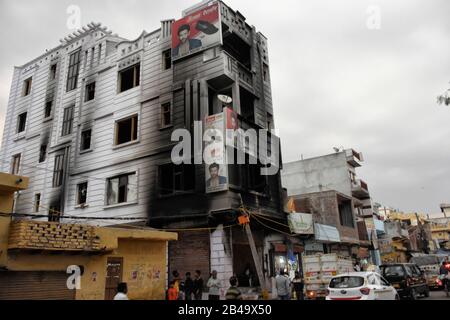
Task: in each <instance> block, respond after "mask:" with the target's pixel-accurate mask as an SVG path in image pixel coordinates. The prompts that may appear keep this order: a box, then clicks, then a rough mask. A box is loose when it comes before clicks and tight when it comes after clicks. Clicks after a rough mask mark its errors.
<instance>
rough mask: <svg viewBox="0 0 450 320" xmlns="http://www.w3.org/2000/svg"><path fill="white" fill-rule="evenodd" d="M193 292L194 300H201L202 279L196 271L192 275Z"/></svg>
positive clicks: (199, 272) (200, 274)
mask: <svg viewBox="0 0 450 320" xmlns="http://www.w3.org/2000/svg"><path fill="white" fill-rule="evenodd" d="M193 292H194V297H195V300H202V295H203V279H202V273H201V271H200V270H196V271H195V274H194V286H193Z"/></svg>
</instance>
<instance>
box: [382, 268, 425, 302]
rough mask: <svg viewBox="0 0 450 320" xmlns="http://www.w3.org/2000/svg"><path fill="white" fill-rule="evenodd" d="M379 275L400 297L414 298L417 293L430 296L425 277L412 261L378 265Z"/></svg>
mask: <svg viewBox="0 0 450 320" xmlns="http://www.w3.org/2000/svg"><path fill="white" fill-rule="evenodd" d="M380 270H381V275H382V276H383V277H384V278H386V279H387V280H388V281H389V282H390V283H391V284H392V285H393V286H394V288H395V289H396V290H397V292H398V294H399V295H400V297H401V298H410V299H411V300H416V299H417V298H418V296H419V295H424V296H425V297H429V296H430V288H429V287H428V283H427V278H426V277H425V274H424V272H423V271H421V270H420V269H419V267H418V266H417V265H416V264H413V263H393V264H387V265H382V266H381V267H380Z"/></svg>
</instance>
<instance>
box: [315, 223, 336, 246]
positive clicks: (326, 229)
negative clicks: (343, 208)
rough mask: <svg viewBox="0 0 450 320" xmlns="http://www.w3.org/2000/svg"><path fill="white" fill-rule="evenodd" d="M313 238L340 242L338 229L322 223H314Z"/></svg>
mask: <svg viewBox="0 0 450 320" xmlns="http://www.w3.org/2000/svg"><path fill="white" fill-rule="evenodd" d="M314 231H315V233H314V234H315V238H316V240H317V241H323V242H341V237H340V235H339V231H338V229H336V228H335V227H333V226H328V225H324V224H318V223H315V224H314Z"/></svg>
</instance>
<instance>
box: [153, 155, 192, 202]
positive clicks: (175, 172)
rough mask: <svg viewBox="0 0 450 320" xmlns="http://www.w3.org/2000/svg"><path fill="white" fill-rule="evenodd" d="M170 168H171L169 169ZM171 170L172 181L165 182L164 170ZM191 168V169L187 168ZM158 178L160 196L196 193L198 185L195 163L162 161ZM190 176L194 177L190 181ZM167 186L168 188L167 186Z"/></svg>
mask: <svg viewBox="0 0 450 320" xmlns="http://www.w3.org/2000/svg"><path fill="white" fill-rule="evenodd" d="M168 168H170V169H168ZM164 169H166V170H170V175H171V179H170V181H166V182H164V181H163V179H164V175H165V173H163V172H162V171H163V170H164ZM187 169H190V170H187ZM157 172H158V179H157V190H158V197H170V196H175V195H179V194H187V193H194V192H195V187H196V169H195V165H194V164H180V165H175V164H174V163H172V162H168V163H161V164H160V165H158V171H157ZM189 178H192V180H191V181H190V182H188V181H189ZM177 179H180V180H179V185H180V188H178V189H177V187H176V185H177ZM166 187H167V188H166Z"/></svg>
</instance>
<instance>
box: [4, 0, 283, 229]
mask: <svg viewBox="0 0 450 320" xmlns="http://www.w3.org/2000/svg"><path fill="white" fill-rule="evenodd" d="M223 97H227V98H229V99H230V101H231V102H227V101H226V100H224V98H223ZM224 101H225V102H224ZM228 109H230V110H231V111H232V112H233V113H234V114H235V119H236V122H237V127H239V128H243V129H248V128H253V129H255V130H259V129H263V130H269V129H273V128H274V127H275V126H274V120H273V119H274V116H273V107H272V95H271V83H270V68H269V58H268V45H267V39H266V37H265V36H264V35H263V34H262V33H260V32H257V31H256V29H255V27H253V26H250V25H249V24H247V22H246V18H245V17H244V16H243V15H242V14H241V13H240V12H239V11H235V10H233V9H231V8H229V7H228V6H227V5H226V4H224V3H223V2H221V1H210V2H202V3H201V4H199V5H196V6H194V7H192V8H189V9H187V10H185V11H184V12H183V16H182V17H181V18H179V19H176V20H175V19H168V20H163V21H161V28H160V29H158V30H155V31H153V32H146V31H144V32H142V34H141V35H139V36H138V37H137V38H136V39H134V40H127V39H124V38H121V37H119V36H118V35H116V34H113V33H112V32H111V31H110V30H108V29H107V28H105V27H102V26H101V25H100V24H96V23H91V24H89V25H88V26H86V27H83V28H82V29H81V30H78V31H76V32H74V33H73V34H72V35H70V36H67V37H65V38H64V39H62V40H61V44H60V45H59V46H58V47H56V48H54V49H52V50H48V51H47V52H46V53H45V54H43V55H41V56H40V57H38V58H36V59H33V60H32V61H30V62H29V63H27V64H25V65H23V66H21V67H16V68H15V69H14V75H13V80H12V84H11V91H10V98H9V103H8V110H7V114H6V123H5V130H4V136H3V143H2V150H1V157H0V161H1V162H0V168H1V170H2V171H9V172H10V173H13V174H21V175H25V176H28V177H30V188H29V189H28V190H25V191H22V193H21V195H20V196H19V198H18V200H17V201H16V206H15V211H16V212H22V213H35V214H36V215H39V216H45V215H48V220H52V221H58V220H60V219H64V217H66V219H68V217H71V218H72V217H75V218H76V217H83V219H84V218H89V217H100V218H104V219H105V220H101V222H100V220H96V221H95V223H96V224H116V223H119V222H121V221H120V220H117V218H131V219H133V220H132V221H133V222H134V221H135V220H137V219H142V221H147V220H148V218H150V222H151V224H154V225H157V226H164V225H172V224H174V223H181V224H186V223H194V224H199V223H202V224H203V223H210V222H211V219H212V217H217V216H219V217H221V215H223V213H230V212H231V213H232V212H234V211H235V210H237V209H238V208H239V207H240V206H241V201H242V202H243V203H244V205H246V206H248V207H250V208H254V209H258V210H261V211H263V212H266V213H268V214H271V215H273V216H279V217H282V216H283V215H282V203H281V202H282V200H281V183H280V175H279V174H275V175H271V176H264V175H261V170H260V169H261V168H262V167H264V164H262V163H260V162H259V161H257V162H256V164H249V163H248V162H247V163H245V164H242V165H234V164H228V163H227V162H225V164H223V165H222V166H221V168H220V169H219V170H223V171H219V172H218V175H219V176H220V177H221V179H219V180H220V181H221V182H224V181H226V183H224V186H225V187H223V188H215V189H210V190H209V191H208V186H209V185H213V184H214V183H211V181H212V180H214V179H215V178H216V176H215V175H214V174H213V172H214V169H215V168H214V167H213V168H210V166H205V165H194V164H185V165H175V164H174V163H173V162H172V161H171V151H172V149H173V147H174V146H175V145H176V143H177V142H176V141H172V139H171V138H172V133H173V132H174V131H175V130H176V129H187V130H188V131H190V132H191V133H192V135H194V133H195V130H194V129H195V125H194V124H195V122H196V121H199V122H202V123H204V122H205V119H208V117H212V116H215V115H223V116H224V117H225V116H226V115H225V111H224V110H228ZM268 136H269V138H268V145H269V146H270V140H271V139H277V137H275V136H272V135H271V133H269V134H268ZM268 148H269V149H270V147H268ZM272 151H273V150H272ZM272 151H271V152H272ZM256 153H257V152H256ZM246 157H247V158H250V157H252V153H251V152H246ZM280 158H281V157H280ZM225 169H226V170H225ZM222 178H225V180H224V179H222ZM219 180H218V181H219ZM211 190H212V191H211ZM241 199H242V200H241ZM107 218H111V220H108V219H107ZM41 219H43V220H45V218H41ZM68 220H71V219H68ZM213 220H214V219H213ZM219 220H220V219H219ZM87 221H88V222H91V223H94V222H93V221H89V220H87Z"/></svg>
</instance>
